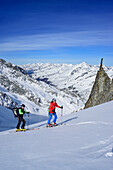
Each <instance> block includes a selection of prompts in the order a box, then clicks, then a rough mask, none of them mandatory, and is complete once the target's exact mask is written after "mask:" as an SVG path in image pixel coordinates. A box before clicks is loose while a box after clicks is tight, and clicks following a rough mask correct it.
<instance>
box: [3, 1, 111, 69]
mask: <svg viewBox="0 0 113 170" xmlns="http://www.w3.org/2000/svg"><path fill="white" fill-rule="evenodd" d="M102 57H103V58H104V64H105V65H108V66H113V1H112V0H109V1H108V0H19V1H16V0H0V58H2V59H5V60H6V61H8V62H12V63H14V64H26V63H36V62H43V63H47V62H51V63H72V64H78V63H81V62H87V63H88V64H92V65H93V64H99V62H100V59H101V58H102Z"/></svg>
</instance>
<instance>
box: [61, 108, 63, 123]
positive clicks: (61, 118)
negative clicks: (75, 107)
mask: <svg viewBox="0 0 113 170" xmlns="http://www.w3.org/2000/svg"><path fill="white" fill-rule="evenodd" d="M62 116H63V108H62V109H61V124H62V121H63V117H62Z"/></svg>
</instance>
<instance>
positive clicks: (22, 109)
mask: <svg viewBox="0 0 113 170" xmlns="http://www.w3.org/2000/svg"><path fill="white" fill-rule="evenodd" d="M24 109H25V105H24V104H22V105H21V107H20V108H19V109H18V124H17V126H16V128H17V129H20V124H21V122H22V126H21V129H24V128H25V123H26V121H25V120H24V118H23V115H24V114H26V113H27V114H29V113H30V112H26V111H25V110H24Z"/></svg>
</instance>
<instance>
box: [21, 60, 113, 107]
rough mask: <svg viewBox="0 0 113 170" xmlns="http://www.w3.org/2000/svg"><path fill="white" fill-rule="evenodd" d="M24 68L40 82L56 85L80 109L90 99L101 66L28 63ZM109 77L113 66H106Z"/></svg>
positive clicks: (112, 72) (112, 76)
mask: <svg viewBox="0 0 113 170" xmlns="http://www.w3.org/2000/svg"><path fill="white" fill-rule="evenodd" d="M23 68H24V69H25V70H26V71H27V72H28V74H29V75H30V76H32V77H33V78H35V79H37V80H38V81H40V82H46V83H47V84H50V85H53V86H55V87H56V88H57V89H59V90H60V91H62V92H65V94H67V95H68V96H69V97H70V98H71V97H72V98H73V99H74V100H72V101H71V103H73V102H74V103H75V104H76V105H77V106H78V107H79V109H80V108H83V107H84V104H85V103H86V101H87V100H88V97H89V94H90V92H91V89H92V86H93V84H94V81H95V77H96V74H97V71H98V70H99V66H92V65H88V64H87V63H85V62H83V63H81V64H77V65H72V64H41V63H37V64H27V65H25V66H23ZM104 69H105V71H106V72H107V74H108V75H109V77H110V78H111V79H112V78H113V67H106V66H104Z"/></svg>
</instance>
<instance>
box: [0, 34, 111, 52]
mask: <svg viewBox="0 0 113 170" xmlns="http://www.w3.org/2000/svg"><path fill="white" fill-rule="evenodd" d="M99 45H100V46H112V45H113V31H81V32H67V33H56V34H41V35H29V36H20V37H15V38H10V39H7V40H6V42H5V43H1V44H0V51H23V50H50V49H54V48H58V47H82V46H99Z"/></svg>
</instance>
